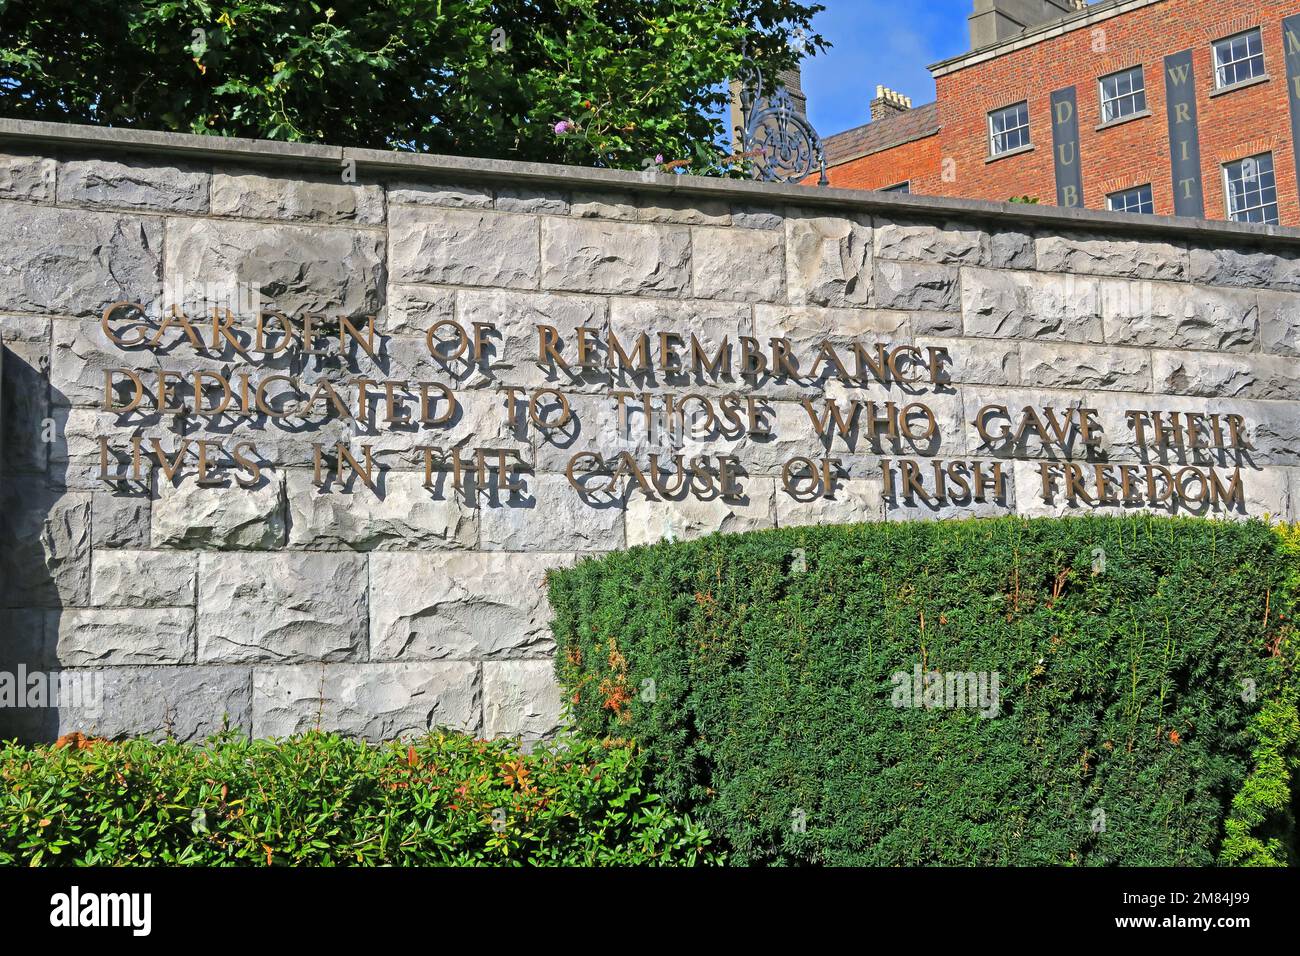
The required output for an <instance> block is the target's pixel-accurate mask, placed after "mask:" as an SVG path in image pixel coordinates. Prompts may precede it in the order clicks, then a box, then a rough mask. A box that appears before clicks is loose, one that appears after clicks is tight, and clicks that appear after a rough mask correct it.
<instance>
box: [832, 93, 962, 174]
mask: <svg viewBox="0 0 1300 956" xmlns="http://www.w3.org/2000/svg"><path fill="white" fill-rule="evenodd" d="M937 132H939V106H938V104H937V103H926V104H925V105H924V106H918V107H916V108H915V109H910V110H907V111H905V112H901V113H899V114H897V115H896V116H887V117H884V118H882V119H878V120H874V121H872V122H870V123H864V124H862V125H861V126H855V127H853V129H846V130H845V131H844V132H842V133H835V134H833V135H831V136H827V137H826V138H825V139H824V140H823V141H822V145H823V147H824V148H825V150H826V165H828V166H837V165H839V164H840V163H847V162H849V161H850V160H854V159H858V158H860V157H862V156H870V155H871V154H872V153H878V152H880V151H881V150H882V149H890V148H891V147H894V146H901V145H903V144H904V143H910V142H912V141H913V140H917V139H924V138H925V137H927V136H933V135H934V134H935V133H937Z"/></svg>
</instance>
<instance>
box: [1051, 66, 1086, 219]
mask: <svg viewBox="0 0 1300 956" xmlns="http://www.w3.org/2000/svg"><path fill="white" fill-rule="evenodd" d="M1052 154H1053V159H1054V161H1055V164H1056V204H1057V205H1058V206H1063V207H1065V208H1072V207H1079V206H1082V205H1083V169H1082V163H1080V161H1079V105H1078V101H1077V99H1076V98H1075V93H1074V87H1073V86H1071V87H1070V88H1069V89H1064V90H1057V91H1056V92H1055V93H1053V94H1052Z"/></svg>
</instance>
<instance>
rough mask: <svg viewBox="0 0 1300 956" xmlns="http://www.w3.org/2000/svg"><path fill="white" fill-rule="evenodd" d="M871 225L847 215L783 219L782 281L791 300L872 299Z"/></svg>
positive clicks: (842, 302) (860, 302) (853, 302)
mask: <svg viewBox="0 0 1300 956" xmlns="http://www.w3.org/2000/svg"><path fill="white" fill-rule="evenodd" d="M871 242H872V240H871V227H870V226H869V225H866V224H865V223H860V222H855V221H853V220H851V219H838V218H833V217H828V216H799V217H792V218H789V219H786V220H785V266H786V287H787V289H788V290H789V296H790V302H791V303H793V304H796V305H831V306H864V305H869V304H870V303H871V281H872V272H871V263H872V249H871Z"/></svg>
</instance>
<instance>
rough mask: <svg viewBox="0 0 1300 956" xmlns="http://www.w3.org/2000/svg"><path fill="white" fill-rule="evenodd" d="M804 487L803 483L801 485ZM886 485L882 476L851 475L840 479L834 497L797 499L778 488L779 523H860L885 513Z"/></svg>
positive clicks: (781, 525) (784, 525)
mask: <svg viewBox="0 0 1300 956" xmlns="http://www.w3.org/2000/svg"><path fill="white" fill-rule="evenodd" d="M800 487H801V486H800ZM882 492H883V486H882V484H881V481H880V479H879V478H848V479H843V480H840V481H837V482H836V485H835V491H834V495H833V496H832V497H829V498H827V497H817V498H811V499H810V498H808V497H807V496H806V495H801V496H800V497H798V498H796V497H795V496H794V495H792V494H790V492H788V491H786V490H785V489H784V488H783V487H781V486H778V487H777V489H776V526H777V527H778V528H798V527H804V526H809V525H812V526H816V525H825V524H858V523H860V522H863V521H879V520H881V518H882V517H883V516H884V501H883V500H882V498H881V494H882Z"/></svg>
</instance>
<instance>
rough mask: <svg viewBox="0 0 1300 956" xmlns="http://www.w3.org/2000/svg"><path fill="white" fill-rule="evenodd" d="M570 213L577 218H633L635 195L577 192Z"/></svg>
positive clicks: (635, 213)
mask: <svg viewBox="0 0 1300 956" xmlns="http://www.w3.org/2000/svg"><path fill="white" fill-rule="evenodd" d="M569 212H570V215H572V216H574V217H576V218H578V219H635V218H636V217H637V208H636V197H635V196H628V195H625V194H621V193H600V192H577V193H574V195H573V202H572V205H571V206H570V207H569Z"/></svg>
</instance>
